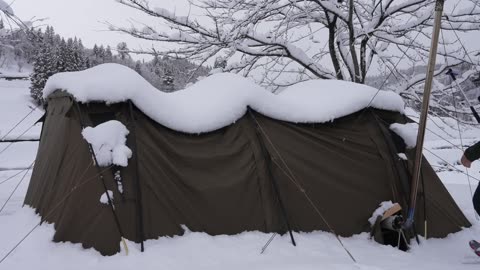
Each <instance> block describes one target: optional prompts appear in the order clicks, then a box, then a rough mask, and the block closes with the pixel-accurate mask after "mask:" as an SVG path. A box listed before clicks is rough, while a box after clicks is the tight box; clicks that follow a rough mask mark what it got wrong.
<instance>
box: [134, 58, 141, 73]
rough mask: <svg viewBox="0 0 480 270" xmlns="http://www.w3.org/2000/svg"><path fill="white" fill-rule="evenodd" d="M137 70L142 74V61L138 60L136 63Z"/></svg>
mask: <svg viewBox="0 0 480 270" xmlns="http://www.w3.org/2000/svg"><path fill="white" fill-rule="evenodd" d="M135 71H136V72H137V73H138V74H140V75H142V62H140V61H137V62H136V63H135Z"/></svg>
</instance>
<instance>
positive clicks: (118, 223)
mask: <svg viewBox="0 0 480 270" xmlns="http://www.w3.org/2000/svg"><path fill="white" fill-rule="evenodd" d="M72 101H73V102H74V103H75V107H76V109H77V110H78V118H79V119H80V126H81V128H82V129H84V128H85V122H84V121H83V117H82V112H81V110H80V105H78V102H77V101H76V100H75V99H73V98H72ZM85 141H86V140H85ZM86 142H87V145H88V150H89V151H90V154H91V155H92V157H93V161H94V162H95V168H96V169H97V172H98V174H99V177H100V180H101V182H102V185H103V189H104V190H105V194H106V195H107V200H108V205H109V206H110V210H111V211H112V214H113V219H114V221H115V224H116V225H117V229H118V232H119V233H120V238H121V241H122V244H123V247H124V249H125V253H126V254H127V255H128V246H127V242H126V241H125V237H124V234H123V230H122V227H121V226H120V220H119V219H118V216H117V213H116V212H115V207H113V202H112V198H110V194H108V188H107V185H106V183H105V178H104V177H103V172H102V171H101V170H100V167H99V166H98V161H97V156H96V155H95V151H94V150H93V147H92V145H91V144H90V143H89V142H88V141H86Z"/></svg>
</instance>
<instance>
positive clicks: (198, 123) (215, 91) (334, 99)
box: [43, 64, 404, 133]
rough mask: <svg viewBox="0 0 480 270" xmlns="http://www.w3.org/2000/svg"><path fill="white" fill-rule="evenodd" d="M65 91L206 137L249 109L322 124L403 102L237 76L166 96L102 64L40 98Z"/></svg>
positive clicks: (325, 85) (369, 92)
mask: <svg viewBox="0 0 480 270" xmlns="http://www.w3.org/2000/svg"><path fill="white" fill-rule="evenodd" d="M59 89H61V90H64V91H67V92H68V93H70V94H71V95H73V96H74V97H75V99H76V100H77V101H79V102H84V103H87V102H91V101H97V102H105V103H107V104H112V103H118V102H124V101H127V100H131V101H132V102H133V103H134V104H135V106H137V107H138V108H139V109H140V110H141V111H142V112H143V113H145V114H146V115H147V116H149V117H150V118H152V119H153V120H155V121H156V122H158V123H160V124H162V125H164V126H166V127H168V128H171V129H174V130H177V131H181V132H186V133H203V132H210V131H214V130H217V129H220V128H223V127H225V126H228V125H231V124H233V123H235V122H236V121H237V120H238V119H239V118H241V117H242V116H243V115H244V114H245V113H246V111H247V108H248V107H250V108H252V109H253V110H255V111H257V112H259V113H261V114H263V115H266V116H268V117H271V118H273V119H277V120H282V121H288V122H292V123H324V122H329V121H333V120H335V119H337V118H340V117H343V116H346V115H349V114H352V113H355V112H358V111H360V110H362V109H364V108H366V107H373V108H377V109H383V110H390V111H397V112H400V113H403V111H404V102H403V100H402V98H401V97H400V96H399V95H397V94H395V93H393V92H389V91H379V90H377V89H375V88H372V87H369V86H366V85H362V84H355V83H352V82H347V81H337V80H311V81H306V82H303V83H298V84H296V85H294V86H291V87H288V88H286V89H284V90H283V91H281V92H280V93H278V94H274V93H271V92H270V91H267V90H266V89H264V88H262V87H260V86H259V85H257V84H255V83H254V82H253V81H251V80H250V79H248V78H245V77H242V76H240V75H237V74H231V73H219V74H213V75H211V76H209V77H207V78H205V79H203V80H201V81H199V82H197V83H196V84H193V85H191V86H190V87H187V88H186V89H184V90H181V91H177V92H173V93H164V92H161V91H159V90H158V89H156V88H155V87H153V86H152V85H151V84H150V83H148V82H147V81H146V80H145V79H143V78H142V77H141V76H140V75H139V74H138V73H136V72H135V71H134V70H132V69H130V68H128V67H125V66H122V65H119V64H103V65H99V66H96V67H93V68H91V69H87V70H84V71H79V72H67V73H58V74H55V75H53V76H52V77H51V78H50V79H49V80H48V81H47V84H46V86H45V89H44V92H43V94H44V98H47V97H48V96H49V95H50V94H51V93H53V92H54V91H55V90H59Z"/></svg>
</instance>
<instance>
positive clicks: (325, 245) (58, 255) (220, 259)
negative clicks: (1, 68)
mask: <svg viewBox="0 0 480 270" xmlns="http://www.w3.org/2000/svg"><path fill="white" fill-rule="evenodd" d="M0 94H1V96H2V99H1V100H0V138H2V137H4V136H5V135H6V133H7V132H8V130H9V129H10V128H11V127H12V126H13V125H14V124H15V123H16V122H18V121H19V120H21V119H22V118H23V116H25V115H27V114H28V113H30V112H32V113H31V114H30V115H29V116H28V117H27V120H26V121H25V122H24V123H22V124H21V125H20V126H19V127H18V128H17V129H15V131H14V132H12V133H10V134H9V135H8V136H6V137H7V138H10V139H12V138H17V137H22V138H36V137H38V135H39V133H40V127H39V126H38V125H37V126H33V128H30V127H31V126H32V125H33V124H34V122H35V121H36V120H37V119H38V118H39V117H40V116H41V114H42V112H41V110H39V109H35V110H33V109H34V108H35V107H34V105H32V104H31V103H30V102H29V99H28V82H26V81H17V82H7V81H3V80H0ZM32 110H33V111H32ZM407 113H408V112H407ZM433 121H434V122H430V123H429V128H431V130H432V132H433V133H432V132H430V133H429V134H428V135H427V141H426V142H425V147H426V149H427V150H428V151H427V152H426V153H425V154H426V156H427V158H428V159H429V160H430V162H431V163H432V165H433V166H434V167H435V169H436V170H437V171H438V173H439V176H440V178H441V179H442V181H443V182H444V184H445V185H446V187H447V188H448V190H449V191H450V193H451V194H452V196H453V197H454V198H455V200H456V201H457V203H458V205H459V206H460V208H461V209H462V210H463V211H464V213H465V215H466V216H467V218H468V219H469V220H470V221H471V222H472V223H473V227H472V228H469V229H465V230H463V231H462V232H459V233H456V234H453V235H450V236H449V237H447V238H446V239H429V240H428V241H424V240H422V241H421V244H420V245H416V244H414V245H413V247H412V249H411V250H410V251H409V252H402V251H398V250H397V249H394V248H392V247H387V246H382V245H378V244H377V243H375V242H373V241H372V240H369V238H368V234H366V233H364V234H361V235H356V236H354V237H350V238H345V239H342V240H343V242H344V243H345V244H346V246H347V247H348V249H349V250H350V252H351V253H352V255H353V256H354V257H355V259H356V260H357V262H358V263H357V264H355V263H353V262H352V261H351V259H350V258H349V257H348V255H347V254H346V253H345V251H344V250H343V249H342V247H341V246H340V245H339V243H338V242H337V241H336V239H335V237H334V236H333V235H331V234H329V233H325V232H314V233H301V234H295V237H296V240H297V243H298V246H297V247H293V246H292V245H291V244H290V240H289V238H288V237H287V236H283V237H280V236H277V237H276V238H275V239H274V240H273V242H272V243H271V245H270V246H269V247H268V249H267V251H266V252H265V253H264V254H260V250H261V248H262V246H263V245H264V244H265V243H266V242H267V240H268V239H269V238H270V236H271V235H269V234H262V233H258V232H248V233H242V234H240V235H236V236H217V237H212V236H208V235H206V234H203V233H187V234H186V235H185V236H182V237H173V238H161V239H158V240H152V241H148V242H146V252H145V253H140V251H139V246H138V245H136V244H134V243H131V242H130V243H128V246H129V249H130V254H129V255H128V256H126V255H125V254H124V253H121V254H117V255H115V256H112V257H103V256H101V255H100V254H99V253H97V252H96V251H94V250H84V249H82V248H81V246H80V245H73V244H71V243H53V242H51V238H52V236H53V226H51V225H46V224H44V225H42V226H39V227H37V228H36V229H35V230H33V232H32V233H31V234H30V235H29V236H28V237H27V238H26V239H25V240H24V242H23V243H22V244H21V245H19V246H18V248H17V249H16V250H15V251H14V252H13V253H12V254H11V255H10V256H8V258H7V259H6V260H5V261H3V262H2V263H0V269H2V270H3V269H5V270H7V269H8V270H10V269H49V270H57V269H62V270H63V269H82V270H83V269H102V270H106V269H169V270H170V269H209V270H212V269H232V270H233V269H276V270H281V269H298V270H302V269H332V270H335V269H337V270H344V269H362V270H378V269H425V270H428V269H432V270H433V269H435V270H443V269H445V270H446V269H449V270H450V269H478V268H479V266H480V265H478V264H465V263H464V262H465V261H466V260H467V259H466V257H468V258H471V257H472V255H473V253H472V252H471V250H470V248H469V247H468V245H467V243H468V241H469V240H470V239H474V238H475V239H478V238H480V222H479V221H478V220H477V219H476V217H475V214H474V210H473V207H472V204H471V192H470V188H472V189H475V188H476V186H477V183H478V180H479V179H480V173H479V171H480V162H478V163H474V164H473V166H472V168H471V169H470V170H469V172H468V173H469V175H470V184H471V186H470V185H469V181H468V179H467V176H466V175H465V174H464V173H465V172H466V171H465V170H464V168H463V167H462V166H460V165H458V160H459V158H460V156H461V153H462V150H461V145H462V143H463V145H470V144H472V143H474V142H475V141H476V140H477V138H480V129H473V128H470V129H467V130H465V129H462V136H459V134H458V131H457V130H456V129H457V126H456V122H454V121H442V119H438V118H434V119H433ZM24 132H25V134H23V133H24ZM22 134H23V135H22ZM435 134H437V135H435ZM20 135H21V136H20ZM439 136H441V137H444V138H446V139H448V140H449V141H450V142H447V141H444V140H442V139H441V138H440V137H439ZM6 147H8V148H7V149H6V150H3V149H5V148H6ZM37 147H38V144H37V143H36V142H22V143H15V144H10V143H0V152H2V151H3V153H2V154H0V209H1V208H3V210H1V212H0V259H1V258H3V257H4V256H5V255H6V254H7V253H8V252H9V251H10V250H11V249H12V248H13V247H14V246H15V245H16V244H17V243H18V242H19V241H20V240H21V239H22V238H23V237H24V236H25V235H26V234H27V233H29V232H30V231H31V230H32V229H33V228H35V226H36V225H37V224H38V222H39V221H40V218H39V217H38V216H36V215H35V214H34V212H33V210H32V209H29V208H28V207H23V208H22V203H23V199H24V196H25V193H26V190H27V187H28V181H29V178H30V174H31V171H29V170H24V168H28V167H29V166H30V165H31V163H32V162H33V160H34V158H35V154H36V149H37ZM449 163H450V164H455V167H451V166H449V165H448V164H449ZM15 189H16V191H15V192H14V193H13V196H12V197H11V198H10V199H9V196H10V194H12V191H14V190H15ZM8 199H9V200H8ZM7 200H8V203H7V204H6V205H4V203H5V202H6V201H7ZM462 262H463V263H462ZM479 264H480V260H479Z"/></svg>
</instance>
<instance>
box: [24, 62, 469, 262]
mask: <svg viewBox="0 0 480 270" xmlns="http://www.w3.org/2000/svg"><path fill="white" fill-rule="evenodd" d="M44 94H45V98H46V99H47V110H46V115H47V116H46V119H45V123H44V125H43V130H42V135H41V141H40V145H39V149H38V153H37V159H36V160H37V161H36V164H35V168H34V170H33V175H32V179H31V182H30V186H29V189H28V192H27V196H26V199H25V203H26V204H28V205H30V206H32V207H34V208H35V209H36V211H37V213H39V214H40V215H41V216H42V217H43V218H44V219H46V220H47V221H48V222H50V223H54V224H55V229H56V233H55V236H54V241H71V242H74V243H82V244H83V246H84V247H86V248H88V247H94V248H95V249H97V250H98V251H100V252H101V253H102V254H106V255H108V254H114V253H116V252H118V251H119V250H120V246H119V242H120V241H121V239H122V238H126V239H129V240H132V241H135V242H137V243H142V242H143V241H145V240H147V239H156V238H158V237H162V236H173V235H182V234H183V233H184V231H185V228H188V229H189V230H191V231H197V232H206V233H208V234H211V235H220V234H229V235H231V234H238V233H241V232H244V231H261V232H279V233H285V232H288V231H289V230H293V231H299V232H310V231H314V230H323V231H330V232H332V233H336V234H338V235H341V236H351V235H353V234H357V233H360V232H364V231H370V230H372V225H371V224H370V222H369V219H371V217H372V213H373V212H374V211H375V210H376V209H377V208H378V206H379V205H380V204H381V203H382V202H386V201H391V202H392V203H398V204H400V206H401V207H402V209H403V211H405V209H407V207H408V205H407V202H408V200H409V191H410V173H411V170H412V160H413V155H412V154H413V153H412V151H413V150H412V149H409V148H407V147H406V145H405V142H404V141H403V139H402V137H401V136H399V135H397V133H395V132H394V131H393V130H392V129H390V126H391V125H392V124H395V123H399V124H406V123H407V122H409V119H408V118H407V117H406V116H404V115H403V114H402V113H403V109H404V104H403V102H402V100H401V98H400V97H399V96H398V95H396V94H394V93H392V92H384V91H378V90H376V89H374V88H371V87H368V86H364V85H358V84H354V83H349V82H343V81H334V80H328V81H327V80H316V81H309V82H304V83H300V84H298V85H295V86H292V87H289V88H286V89H284V90H283V91H281V92H280V93H278V94H272V93H271V92H269V91H267V90H265V89H263V88H261V87H259V86H258V85H256V84H255V83H253V82H252V81H250V80H249V79H246V78H243V77H241V76H238V75H234V74H227V73H223V74H215V75H211V76H209V77H207V78H205V79H203V80H201V81H199V82H198V83H196V84H194V85H192V86H190V87H188V88H187V89H185V90H182V91H178V92H174V93H162V92H160V91H158V90H157V89H155V88H153V87H152V86H151V85H150V84H148V83H147V82H146V81H145V80H143V79H142V78H141V77H140V76H139V75H138V74H136V73H135V72H134V71H133V70H130V69H128V68H126V67H122V66H119V65H115V64H106V65H101V66H97V67H95V68H92V69H89V70H85V71H81V72H72V73H61V74H57V75H54V76H52V78H51V79H50V80H49V81H48V82H47V86H46V88H45V91H44ZM112 120H114V121H118V122H120V123H121V125H117V124H115V125H116V126H117V127H121V128H115V129H110V128H109V129H108V130H118V132H117V133H118V134H112V135H111V136H112V139H114V140H112V141H110V140H109V139H108V138H106V137H108V136H105V135H101V136H99V138H91V137H90V136H88V134H87V137H88V141H87V140H85V138H84V136H83V135H82V131H83V133H84V135H85V131H87V132H86V133H92V132H88V130H90V131H91V130H92V129H89V128H88V127H92V128H94V130H103V129H104V127H105V126H109V125H111V124H112V123H117V122H111V121H112ZM94 133H95V132H94ZM101 133H102V132H101ZM109 133H110V132H109ZM90 135H91V134H90ZM125 136H127V137H126V142H125V141H124V140H123V138H125ZM94 137H95V136H94ZM89 142H90V143H92V144H89ZM102 143H103V144H105V145H106V146H105V147H106V155H105V156H106V157H107V158H106V159H107V160H108V162H106V163H105V164H104V163H99V164H97V163H96V162H95V158H92V154H96V153H99V151H101V149H102ZM117 145H119V146H120V147H121V151H120V153H121V154H123V155H121V156H122V157H123V158H122V162H117V164H120V165H121V166H118V165H116V164H115V162H113V163H112V162H110V160H112V161H113V159H114V156H115V155H114V150H113V149H114V148H115V147H116V146H117ZM127 150H128V151H127ZM130 150H131V156H130V155H129V154H130V152H129V151H130ZM399 153H405V157H406V158H403V159H402V158H399ZM102 155H104V154H102ZM402 155H403V154H402ZM102 160H103V159H102ZM102 165H103V166H102ZM425 190H428V192H424V191H425ZM419 194H420V196H419V198H418V205H419V206H421V207H418V208H417V212H416V220H418V221H419V222H418V224H416V226H415V232H416V233H420V234H422V235H423V234H424V231H425V227H424V223H423V221H424V220H428V225H427V226H428V227H427V231H428V237H444V236H446V235H447V234H449V233H452V232H456V231H459V230H461V229H462V227H467V226H469V225H470V224H469V222H468V220H467V219H466V218H465V217H464V215H463V214H462V212H461V211H460V210H459V208H458V207H457V205H456V204H455V202H454V201H453V199H452V198H451V196H450V194H449V193H448V192H447V190H446V189H445V187H444V186H443V184H442V183H441V182H440V180H439V178H438V177H437V175H436V174H435V172H434V171H433V169H432V168H431V167H430V165H429V164H428V162H427V161H426V160H423V166H422V185H421V187H420V192H419ZM108 197H111V198H110V200H108ZM99 198H103V200H102V202H103V203H102V202H100V200H99ZM112 198H114V199H113V200H111V199H112ZM105 202H107V203H106V204H105ZM415 232H407V233H408V236H409V237H411V236H413V233H415ZM375 238H376V239H377V240H378V241H380V242H382V239H381V235H380V237H378V234H377V235H376V236H375Z"/></svg>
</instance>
